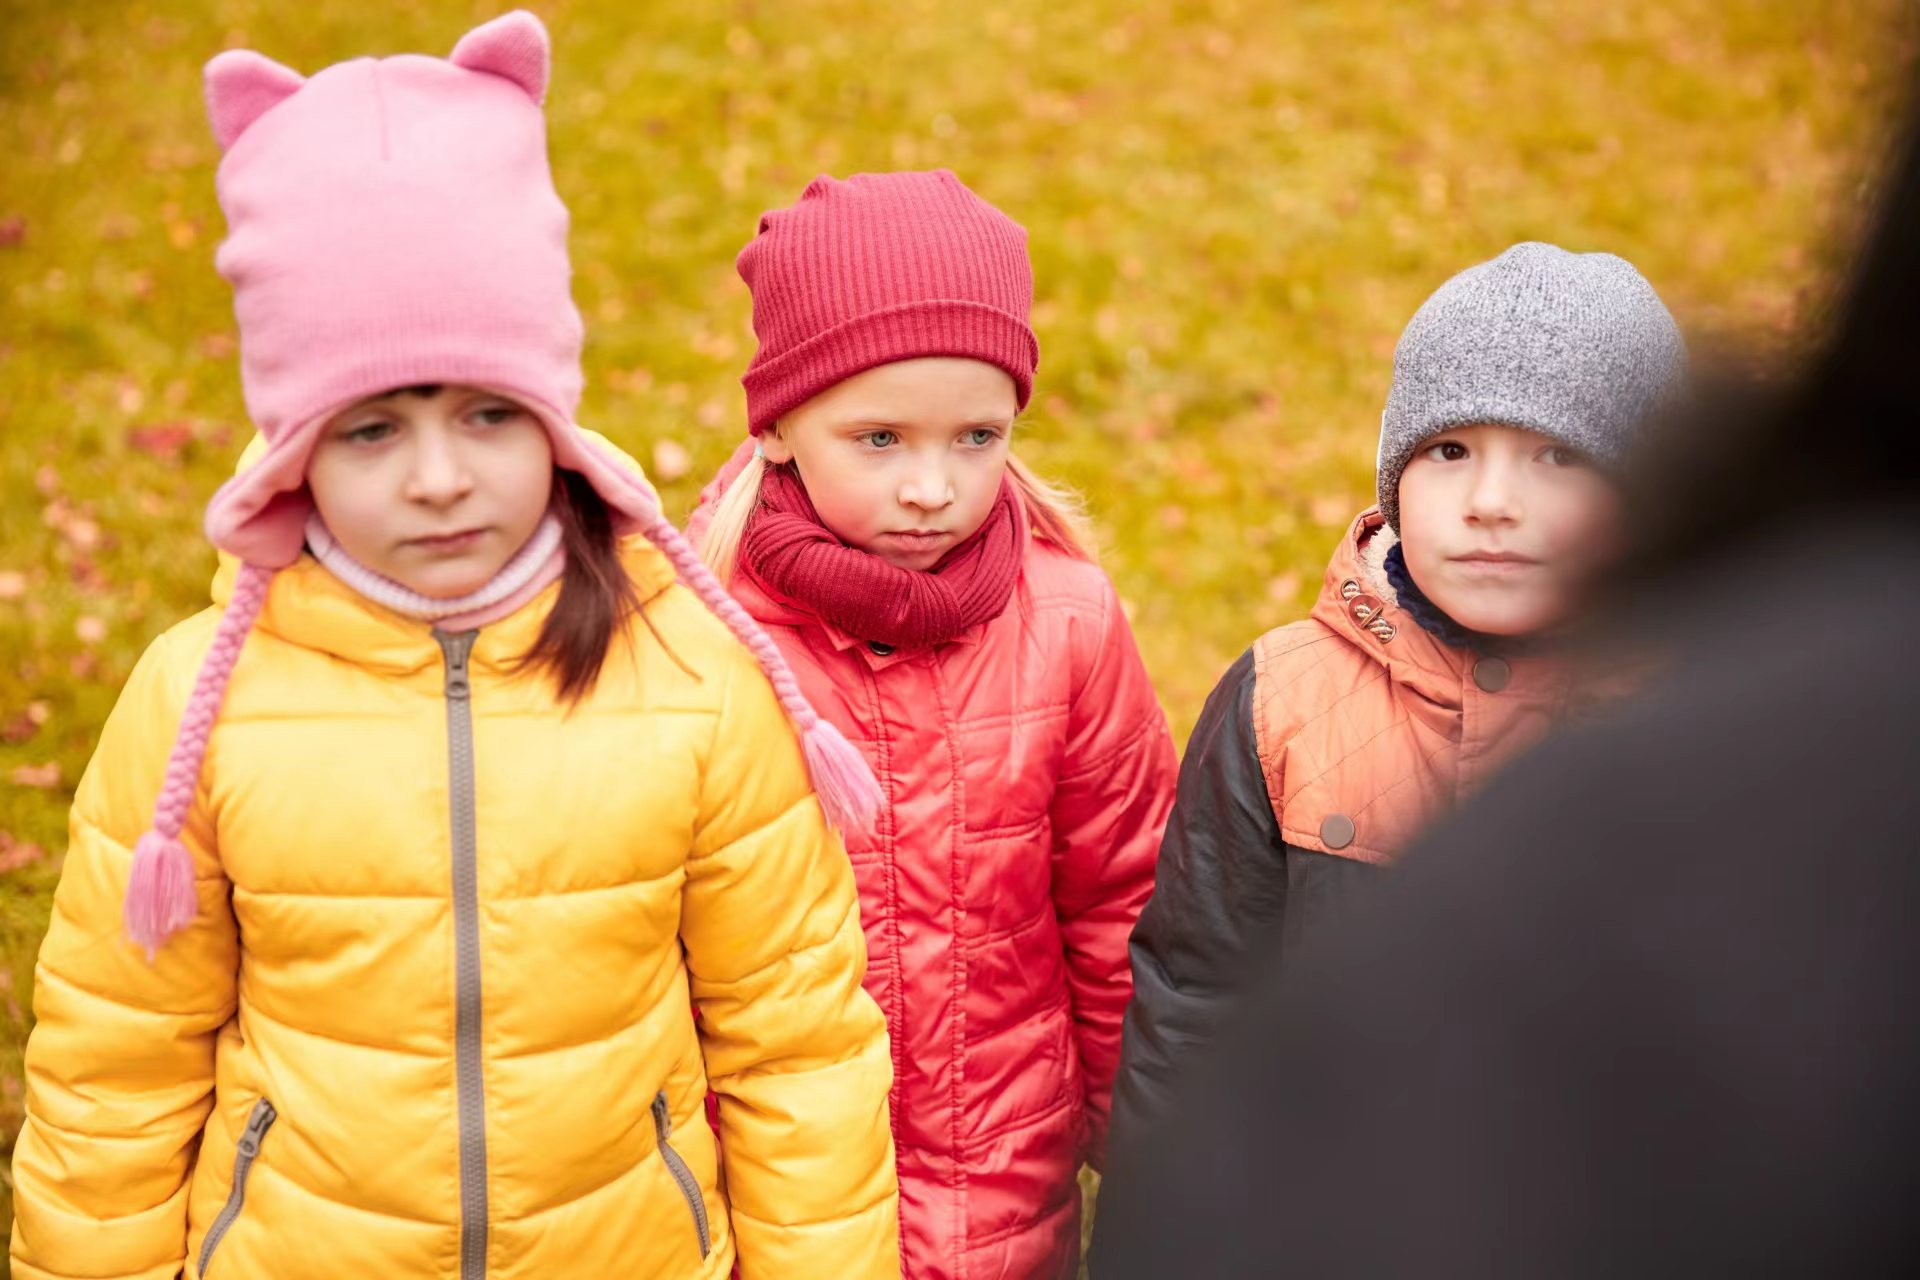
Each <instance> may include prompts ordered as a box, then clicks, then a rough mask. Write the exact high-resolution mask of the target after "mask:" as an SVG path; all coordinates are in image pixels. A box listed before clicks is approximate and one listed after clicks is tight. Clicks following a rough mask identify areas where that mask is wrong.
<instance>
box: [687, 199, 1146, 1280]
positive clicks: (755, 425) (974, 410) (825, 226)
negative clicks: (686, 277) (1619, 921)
mask: <svg viewBox="0 0 1920 1280" xmlns="http://www.w3.org/2000/svg"><path fill="white" fill-rule="evenodd" d="M738 267H739V271H740V275H741V277H742V278H743V279H745V281H746V282H747V286H748V288H749V289H750V290H751V291H752V293H753V324H754V331H755V332H756V333H757V334H758V335H759V338H760V349H759V352H758V354H756V355H755V357H754V359H753V362H752V364H751V365H750V366H749V367H748V369H747V373H746V376H745V378H744V379H743V381H744V382H745V384H746V391H747V408H748V416H749V422H748V430H749V432H750V433H751V436H752V439H751V441H749V442H748V443H746V444H743V445H742V447H741V449H740V451H739V452H738V453H736V455H735V456H734V459H733V460H732V461H731V462H729V464H728V465H727V467H726V468H725V469H723V471H722V472H721V475H720V477H719V479H718V480H717V481H716V482H715V483H714V485H712V486H710V487H709V489H708V491H707V493H706V495H705V501H704V504H703V508H702V510H701V511H700V512H699V513H698V514H697V515H696V517H695V531H696V534H697V533H698V532H699V531H700V529H702V528H704V531H705V541H704V547H705V551H706V555H707V558H708V561H709V563H711V564H712V565H713V566H714V567H715V568H716V569H717V570H718V571H719V573H720V574H721V576H722V578H724V579H727V580H728V581H729V583H730V585H731V587H732V589H733V592H734V594H735V596H736V597H737V598H738V599H739V600H740V601H741V603H743V604H744V605H745V606H746V608H747V610H748V611H749V612H750V613H752V614H753V616H754V617H755V618H757V619H758V620H759V621H760V623H761V625H762V626H764V627H765V628H766V629H767V630H768V631H769V632H770V633H771V634H772V636H773V637H774V641H775V643H776V644H778V645H779V647H780V649H781V650H782V651H783V652H784V654H785V655H786V658H787V661H788V662H789V663H790V664H791V665H792V667H793V669H794V671H795V673H796V675H797V676H798V678H799V681H800V684H801V686H802V688H803V690H804V691H805V692H806V694H807V696H808V697H809V698H811V699H812V700H813V703H814V705H815V706H816V707H818V708H819V709H820V712H821V714H822V715H824V716H826V717H827V718H828V719H829V720H830V721H832V722H833V723H834V724H835V725H837V726H838V727H839V728H840V729H841V730H842V731H843V732H844V733H845V734H846V735H847V736H848V737H849V738H851V739H852V740H853V741H854V742H855V743H857V744H858V745H859V746H860V747H861V749H862V750H863V751H864V752H865V754H866V756H867V759H868V760H869V762H870V763H871V764H872V765H873V768H874V771H875V772H876V773H877V774H878V776H879V778H880V782H881V786H882V788H883V789H884V791H885V796H886V803H885V806H884V808H883V810H882V812H881V815H880V818H879V821H878V823H877V824H876V830H875V831H874V832H873V833H872V834H871V835H869V836H865V837H862V836H861V835H859V834H855V835H854V836H852V837H850V839H849V842H848V853H849V855H850V856H851V858H852V860H853V866H854V871H855V874H856V877H857V879H858V881H859V887H860V907H861V918H862V922H863V924H864V926H865V931H866V938H867V951H868V958H869V959H868V969H867V979H866V982H867V989H868V991H870V992H871V993H872V994H873V996H874V998H875V999H877V1000H878V1001H879V1002H880V1006H881V1008H882V1009H884V1010H885V1011H886V1014H887V1023H888V1026H889V1028H890V1029H891V1032H892V1047H893V1065H894V1081H895V1083H894V1090H893V1097H892V1120H893V1130H894V1137H895V1141H896V1143H897V1149H898V1154H899V1172H900V1188H901V1190H900V1208H901V1237H902V1239H901V1252H902V1256H903V1259H904V1270H905V1274H906V1275H907V1276H909V1277H911V1278H912V1280H936V1278H943V1277H959V1276H965V1277H967V1278H968V1280H999V1278H1001V1277H1005V1278H1006V1280H1034V1278H1036V1277H1052V1276H1071V1275H1072V1274H1073V1273H1074V1269H1075V1266H1076V1264H1077V1261H1078V1255H1079V1241H1080V1228H1079V1216H1080V1215H1079V1196H1078V1192H1077V1188H1076V1184H1075V1175H1076V1173H1077V1171H1078V1169H1079V1166H1080V1164H1081V1162H1082V1161H1089V1162H1091V1163H1092V1164H1093V1165H1094V1166H1095V1168H1098V1167H1099V1166H1100V1163H1101V1155H1102V1151H1103V1148H1104V1143H1105V1131H1106V1118H1107V1107H1108V1096H1109V1093H1110V1091H1111V1087H1112V1081H1113V1073H1114V1068H1115V1063H1116V1060H1117V1058H1118V1055H1119V1049H1120V1020H1121V1015H1122V1011H1123V1010H1124V1009H1125V1007H1126V1003H1127V999H1128V996H1129V993H1130V989H1131V984H1130V982H1129V979H1128V970H1127V935H1128V933H1129V931H1130V930H1131V929H1132V927H1133V922H1134V919H1135V917H1136V916H1138V915H1139V913H1140V909H1141V907H1142V906H1143V905H1144V904H1145V902H1146V900H1147V897H1148V895H1149V893H1150V891H1151V889H1152V886H1153V864H1154V855H1155V850H1156V849H1157V847H1158V844H1159V840H1160V833H1161V828H1162V826H1163V825H1164V823H1165V821H1166V816H1167V811H1168V809H1169V807H1170V805H1171V803H1172V791H1173V782H1174V756H1173V744H1172V741H1171V738H1170V736H1169V734H1168V732H1167V726H1166V721H1165V718H1164V717H1163V716H1162V715H1161V712H1160V708H1159V705H1158V703H1157V702H1156V701H1155V699H1154V694H1153V688H1152V686H1151V685H1150V684H1149V682H1148V680H1147V673H1146V670H1145V668H1144V667H1143V666H1142V664H1141V661H1140V655H1139V653H1138V651H1137V650H1136V649H1135V647H1134V642H1133V636H1132V633H1131V631H1130V630H1129V628H1128V626H1127V622H1126V618H1125V616H1124V615H1123V614H1122V613H1121V609H1120V602H1119V600H1118V598H1117V597H1116V596H1115V594H1114V590H1113V586H1112V584H1111V583H1110V582H1108V580H1107V577H1106V575H1105V574H1104V573H1102V572H1101V571H1100V569H1099V567H1098V566H1097V565H1096V564H1095V563H1094V561H1093V558H1092V556H1091V554H1090V553H1089V552H1088V550H1087V541H1086V538H1085V535H1084V533H1083V532H1082V528H1081V523H1080V521H1079V519H1078V517H1077V514H1076V513H1075V511H1074V509H1073V507H1072V506H1071V504H1070V503H1069V502H1067V501H1066V500H1065V499H1064V498H1063V497H1062V495H1060V494H1059V493H1057V492H1056V491H1054V490H1053V489H1051V488H1049V487H1048V486H1046V485H1045V484H1044V483H1042V482H1041V481H1039V480H1038V479H1036V478H1035V477H1034V476H1033V475H1032V474H1031V473H1030V472H1028V471H1026V470H1025V469H1024V468H1023V467H1021V466H1020V464H1019V463H1017V462H1016V461H1014V459H1013V457H1012V455H1011V454H1010V452H1009V445H1010V444H1011V439H1012V435H1013V431H1014V421H1015V418H1016V416H1017V415H1018V414H1019V412H1020V410H1021V409H1022V408H1024V407H1025V405H1026V403H1027V400H1028V397H1029V395H1030V394H1031V391H1032V386H1033V375H1034V370H1035V367H1036V366H1037V365H1038V363H1039V344H1038V343H1037V342H1036V340H1035V338H1034V335H1033V330H1032V328H1031V327H1030V326H1029V324H1028V312H1029V310H1030V308H1031V305H1032V299H1033V278H1032V268H1031V267H1030V266H1029V264H1028V261H1027V254H1026V234H1025V232H1024V231H1023V230H1022V229H1021V227H1020V226H1019V225H1018V224H1016V223H1014V222H1013V221H1012V220H1010V219H1009V218H1007V217H1006V216H1005V215H1004V214H1002V213H1000V212H999V211H998V210H996V209H994V208H993V207H992V206H990V205H988V204H987V203H986V202H985V201H983V200H981V199H980V198H979V197H978V196H975V195H974V194H973V193H972V192H971V191H969V190H968V189H967V188H966V187H965V186H963V185H961V183H960V181H959V180H958V179H957V178H955V177H954V176H953V175H952V174H951V173H947V172H944V171H943V172H938V173H891V174H861V175H857V176H855V177H853V178H851V179H849V180H847V181H845V182H841V181H837V180H835V179H832V178H827V177H821V178H818V179H815V180H814V182H813V183H812V184H811V185H810V186H808V187H807V189H806V191H805V192H804V193H802V195H801V197H800V200H799V203H797V204H795V205H794V206H793V207H791V208H788V209H781V210H777V211H775V212H772V213H769V214H767V215H765V216H764V217H763V218H761V220H760V229H759V234H758V235H757V236H756V237H755V238H754V240H753V241H752V242H751V243H750V244H748V245H747V247H746V249H745V250H744V251H742V253H741V254H740V259H739V263H738Z"/></svg>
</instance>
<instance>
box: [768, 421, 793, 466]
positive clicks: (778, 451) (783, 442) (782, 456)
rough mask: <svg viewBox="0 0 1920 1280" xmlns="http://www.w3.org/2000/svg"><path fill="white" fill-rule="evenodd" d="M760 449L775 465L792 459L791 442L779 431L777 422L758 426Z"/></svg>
mask: <svg viewBox="0 0 1920 1280" xmlns="http://www.w3.org/2000/svg"><path fill="white" fill-rule="evenodd" d="M760 451H761V453H762V454H764V455H765V456H766V459H767V461H768V462H770V463H772V464H773V465H774V466H776V467H777V466H781V465H783V464H785V463H788V462H792V461H793V442H792V441H790V440H788V439H787V437H786V436H785V435H784V434H783V433H782V432H781V430H780V424H779V423H777V422H769V423H768V424H767V425H766V426H764V427H762V428H760Z"/></svg>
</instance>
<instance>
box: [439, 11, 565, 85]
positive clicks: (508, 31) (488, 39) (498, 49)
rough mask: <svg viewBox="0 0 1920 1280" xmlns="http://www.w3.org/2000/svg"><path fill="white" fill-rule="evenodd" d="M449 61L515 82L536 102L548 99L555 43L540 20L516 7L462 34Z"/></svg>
mask: <svg viewBox="0 0 1920 1280" xmlns="http://www.w3.org/2000/svg"><path fill="white" fill-rule="evenodd" d="M447 61H449V62H451V63H453V65H454V66H456V67H465V68H466V69H467V70H469V71H485V72H488V73H490V74H492V75H496V76H501V77H504V78H505V79H508V80H511V81H513V82H514V83H515V84H517V85H519V86H520V87H521V88H522V89H524V90H526V94H527V96H528V97H529V98H532V99H533V100H534V101H535V102H536V103H539V102H545V101H546V98H547V77H548V74H549V72H550V69H551V67H552V65H553V52H552V44H551V42H550V41H549V40H548V39H547V29H546V27H545V26H543V25H542V24H541V22H540V19H538V18H536V17H534V16H533V15H532V14H530V13H528V12H527V11H526V10H525V9H515V10H514V11H513V12H512V13H505V14H502V15H500V16H499V17H497V18H495V19H494V20H493V21H492V22H486V23H482V24H481V25H479V26H477V27H475V28H474V29H473V30H471V31H469V32H467V34H465V35H464V36H461V37H460V43H459V44H456V45H454V46H453V53H452V54H451V55H449V56H448V58H447Z"/></svg>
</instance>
